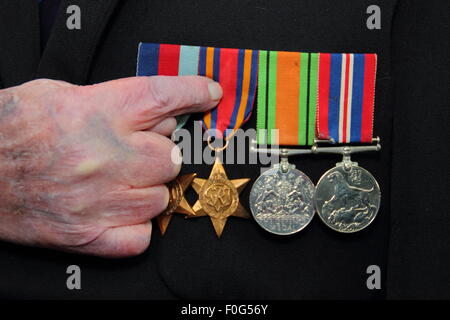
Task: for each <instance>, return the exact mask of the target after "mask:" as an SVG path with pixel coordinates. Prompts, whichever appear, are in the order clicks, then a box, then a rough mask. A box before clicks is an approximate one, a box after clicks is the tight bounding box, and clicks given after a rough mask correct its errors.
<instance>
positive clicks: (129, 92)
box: [101, 76, 223, 130]
mask: <svg viewBox="0 0 450 320" xmlns="http://www.w3.org/2000/svg"><path fill="white" fill-rule="evenodd" d="M101 85H102V86H103V89H107V90H108V93H106V92H105V93H106V94H110V95H113V96H117V98H116V99H115V104H116V108H115V110H117V111H118V113H117V114H116V115H117V120H118V123H120V125H121V126H126V129H128V130H145V129H148V128H152V127H153V126H155V125H156V124H157V123H158V122H160V121H161V120H162V119H165V118H167V117H172V116H176V115H180V114H184V113H195V112H205V111H208V110H210V109H212V108H213V107H215V106H216V105H217V103H218V102H219V100H220V98H222V94H223V92H222V88H221V86H220V85H219V83H217V82H215V81H213V80H211V79H209V78H206V77H201V76H153V77H134V78H125V79H120V80H115V81H110V82H105V83H103V84H101Z"/></svg>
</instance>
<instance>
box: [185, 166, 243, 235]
mask: <svg viewBox="0 0 450 320" xmlns="http://www.w3.org/2000/svg"><path fill="white" fill-rule="evenodd" d="M249 181H250V179H233V180H229V179H228V177H227V174H226V173H225V170H224V168H223V165H222V163H221V162H220V160H219V158H216V160H215V163H214V166H213V168H212V170H211V174H210V175H209V178H208V179H207V180H206V179H200V178H196V179H195V180H194V183H193V184H192V187H193V188H194V190H195V191H196V192H197V193H198V196H199V198H198V200H197V202H196V203H195V204H194V207H193V209H194V211H195V216H196V217H201V216H209V217H210V218H211V222H212V224H213V226H214V230H215V231H216V234H217V236H218V237H220V236H221V235H222V232H223V229H224V227H225V224H226V222H227V218H228V217H230V216H233V217H239V218H249V217H250V216H249V214H248V212H247V211H246V210H245V209H244V207H243V206H242V205H241V204H240V203H239V193H241V191H242V190H243V189H244V187H245V185H246V184H247V183H248V182H249Z"/></svg>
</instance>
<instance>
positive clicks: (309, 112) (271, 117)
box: [256, 51, 319, 145]
mask: <svg viewBox="0 0 450 320" xmlns="http://www.w3.org/2000/svg"><path fill="white" fill-rule="evenodd" d="M318 58H319V55H318V54H317V53H300V52H284V51H260V57H259V60H260V62H259V73H258V107H257V124H256V127H257V140H258V143H260V144H280V145H312V144H313V142H314V134H315V122H316V100H317V77H318ZM273 129H278V131H277V133H278V134H276V131H273Z"/></svg>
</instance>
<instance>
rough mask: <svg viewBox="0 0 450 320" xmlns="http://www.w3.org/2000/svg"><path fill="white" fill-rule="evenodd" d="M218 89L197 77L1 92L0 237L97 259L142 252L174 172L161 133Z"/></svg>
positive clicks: (204, 106) (44, 83)
mask: <svg viewBox="0 0 450 320" xmlns="http://www.w3.org/2000/svg"><path fill="white" fill-rule="evenodd" d="M221 96H222V89H221V88H220V86H219V84H217V83H216V82H214V81H212V80H210V79H207V78H204V77H197V76H186V77H160V76H158V77H134V78H127V79H120V80H115V81H109V82H104V83H100V84H96V85H92V86H75V85H71V84H69V83H65V82H61V81H52V80H46V79H41V80H35V81H31V82H28V83H25V84H23V85H21V86H18V87H13V88H8V89H5V90H0V239H2V240H6V241H11V242H15V243H19V244H25V245H32V246H41V247H47V248H55V249H59V250H64V251H70V252H78V253H84V254H92V255H97V256H103V257H125V256H132V255H137V254H139V253H141V252H143V251H144V250H145V249H146V248H147V247H148V245H149V242H150V235H151V227H152V226H151V222H150V219H151V218H153V217H154V216H156V215H158V214H159V213H160V212H162V211H163V210H164V209H165V208H166V207H167V203H168V198H169V194H168V190H167V188H166V186H165V185H164V183H166V182H168V181H170V180H172V179H173V178H175V177H176V176H177V174H178V172H179V170H180V166H179V164H176V163H174V161H173V159H172V158H171V154H172V149H173V148H176V146H175V145H174V144H173V143H172V142H171V141H170V140H169V139H168V138H167V137H166V136H168V135H170V134H171V132H172V131H173V130H174V129H175V125H176V121H175V119H174V116H175V115H179V114H183V113H192V112H203V111H206V110H209V109H211V108H213V107H214V106H215V105H216V104H217V103H218V101H219V99H220V98H221ZM178 152H179V150H178ZM175 154H178V153H175ZM175 162H176V161H175Z"/></svg>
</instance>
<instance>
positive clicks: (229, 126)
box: [199, 47, 258, 138]
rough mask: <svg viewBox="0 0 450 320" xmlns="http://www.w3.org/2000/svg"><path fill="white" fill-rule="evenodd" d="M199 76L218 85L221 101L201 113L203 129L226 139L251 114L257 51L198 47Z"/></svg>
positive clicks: (256, 68)
mask: <svg viewBox="0 0 450 320" xmlns="http://www.w3.org/2000/svg"><path fill="white" fill-rule="evenodd" d="M199 75H202V76H206V77H209V78H212V79H214V80H215V81H217V82H219V83H220V85H221V86H222V89H223V98H222V100H221V101H220V102H219V105H218V106H217V108H214V109H213V110H211V111H209V112H207V113H205V115H204V117H203V124H204V126H205V128H206V129H216V132H213V135H214V134H217V137H218V138H229V137H231V136H232V135H233V134H234V132H235V130H236V129H238V128H240V127H241V125H242V124H243V123H244V122H246V121H247V120H248V119H249V117H250V115H251V112H252V109H253V103H254V100H255V94H256V84H257V76H258V51H257V50H249V49H228V48H225V49H223V48H213V47H201V48H200V59H199Z"/></svg>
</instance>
